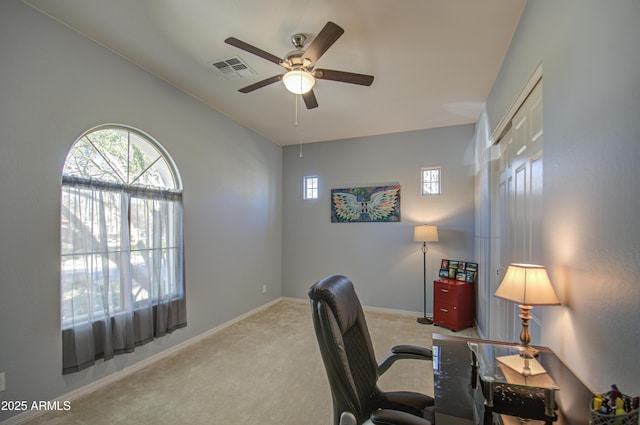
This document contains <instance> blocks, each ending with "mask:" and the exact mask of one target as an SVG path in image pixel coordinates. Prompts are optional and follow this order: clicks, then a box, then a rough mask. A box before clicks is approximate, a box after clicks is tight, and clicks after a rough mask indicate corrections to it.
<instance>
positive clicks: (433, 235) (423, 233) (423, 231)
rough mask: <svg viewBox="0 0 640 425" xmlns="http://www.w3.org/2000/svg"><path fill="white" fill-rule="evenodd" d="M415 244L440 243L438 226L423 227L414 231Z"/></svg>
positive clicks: (417, 227) (418, 227)
mask: <svg viewBox="0 0 640 425" xmlns="http://www.w3.org/2000/svg"><path fill="white" fill-rule="evenodd" d="M413 241H414V242H438V226H429V225H426V224H424V225H421V226H416V227H415V228H414V229H413Z"/></svg>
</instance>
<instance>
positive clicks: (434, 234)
mask: <svg viewBox="0 0 640 425" xmlns="http://www.w3.org/2000/svg"><path fill="white" fill-rule="evenodd" d="M413 241H414V242H422V272H423V273H422V285H423V286H422V288H423V291H424V292H423V309H422V317H418V323H421V324H423V325H431V324H433V318H431V317H427V250H428V249H429V248H427V242H438V226H428V225H426V224H425V225H422V226H416V227H415V228H414V229H413Z"/></svg>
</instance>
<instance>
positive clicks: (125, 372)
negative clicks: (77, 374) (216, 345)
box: [0, 297, 282, 425]
mask: <svg viewBox="0 0 640 425" xmlns="http://www.w3.org/2000/svg"><path fill="white" fill-rule="evenodd" d="M281 300H282V297H280V298H276V299H274V300H273V301H270V302H268V303H266V304H263V305H261V306H260V307H258V308H255V309H253V310H251V311H249V312H247V313H244V314H242V315H240V316H238V317H235V318H234V319H231V320H229V321H228V322H225V323H223V324H221V325H219V326H216V327H215V328H212V329H210V330H208V331H206V332H204V333H201V334H200V335H196V336H194V337H193V338H191V339H188V340H186V341H183V342H181V343H180V344H176V345H174V346H173V347H171V348H167V349H166V350H164V351H162V352H160V353H158V354H155V355H153V356H151V357H148V358H146V359H144V360H141V361H139V362H138V363H136V364H133V365H131V366H128V367H126V368H124V369H122V370H119V371H117V372H114V373H112V374H110V375H108V376H105V377H104V378H101V379H98V380H96V381H94V382H92V383H90V384H88V385H85V386H83V387H80V388H78V389H76V390H73V391H71V392H69V393H67V394H64V395H63V396H61V397H58V398H56V399H54V400H52V401H53V402H59V403H60V405H62V403H64V402H65V401H73V400H77V399H78V398H80V397H84V396H86V395H88V394H91V393H92V392H94V391H97V390H99V389H101V388H104V387H105V386H107V385H109V384H112V383H114V382H116V381H118V380H120V379H122V378H125V377H127V376H129V375H131V374H133V373H135V372H137V371H139V370H140V369H143V368H145V367H147V366H149V365H151V364H153V363H155V362H157V361H159V360H162V359H164V358H166V357H169V356H171V355H173V354H175V353H177V352H178V351H181V350H184V349H185V348H187V347H189V346H191V345H193V344H195V343H197V342H199V341H202V340H203V339H205V338H207V337H209V336H211V335H214V334H216V333H218V332H220V331H221V330H223V329H226V328H228V327H229V326H231V325H233V324H235V323H237V322H239V321H241V320H243V319H246V318H247V317H249V316H252V315H254V314H256V313H258V312H259V311H261V310H264V309H265V308H268V307H271V306H272V305H274V304H276V303H278V302H279V301H281ZM45 413H46V411H39V410H31V411H26V412H23V413H20V414H18V415H16V416H12V417H10V418H9V419H5V420H4V421H2V422H0V425H20V424H23V423H25V422H27V421H30V420H32V419H34V418H36V417H38V416H40V415H43V414H45Z"/></svg>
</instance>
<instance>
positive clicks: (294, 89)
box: [282, 69, 316, 94]
mask: <svg viewBox="0 0 640 425" xmlns="http://www.w3.org/2000/svg"><path fill="white" fill-rule="evenodd" d="M282 82H283V83H284V85H285V87H286V88H287V90H289V91H290V92H291V93H294V94H304V93H307V92H308V91H310V90H311V89H312V88H313V86H314V84H315V83H316V79H315V78H314V77H313V75H311V73H309V72H307V71H304V70H302V69H293V70H291V71H289V72H287V73H286V74H284V76H283V77H282Z"/></svg>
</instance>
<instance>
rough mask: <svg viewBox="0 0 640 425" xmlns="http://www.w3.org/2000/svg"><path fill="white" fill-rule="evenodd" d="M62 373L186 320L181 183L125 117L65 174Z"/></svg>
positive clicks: (86, 141)
mask: <svg viewBox="0 0 640 425" xmlns="http://www.w3.org/2000/svg"><path fill="white" fill-rule="evenodd" d="M62 174H63V175H62V208H61V299H60V308H61V325H62V343H63V373H71V372H76V371H79V370H82V369H84V368H86V367H89V366H91V365H93V364H94V362H95V360H96V359H99V358H104V359H105V360H108V359H110V358H112V357H113V356H114V355H115V354H120V353H124V352H132V351H134V348H135V347H136V346H139V345H142V344H145V343H147V342H150V341H152V340H153V339H154V338H156V337H159V336H163V335H165V334H166V333H167V332H172V331H173V330H175V329H177V328H180V327H184V326H186V300H185V287H184V251H183V236H182V190H181V184H180V179H179V175H178V173H177V169H176V167H175V166H174V165H173V162H172V161H171V159H170V157H169V156H168V154H167V153H166V152H165V151H164V149H162V147H161V146H160V145H159V144H158V143H157V142H155V141H153V140H152V139H151V137H149V136H147V135H146V134H144V133H142V132H140V131H137V130H134V129H131V128H126V127H122V126H103V127H98V128H95V129H92V130H90V131H88V132H87V133H85V134H84V135H83V136H82V137H80V138H79V139H78V140H77V141H76V142H75V143H74V144H73V146H72V147H71V150H70V151H69V154H68V155H67V158H66V160H65V164H64V170H63V173H62Z"/></svg>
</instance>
